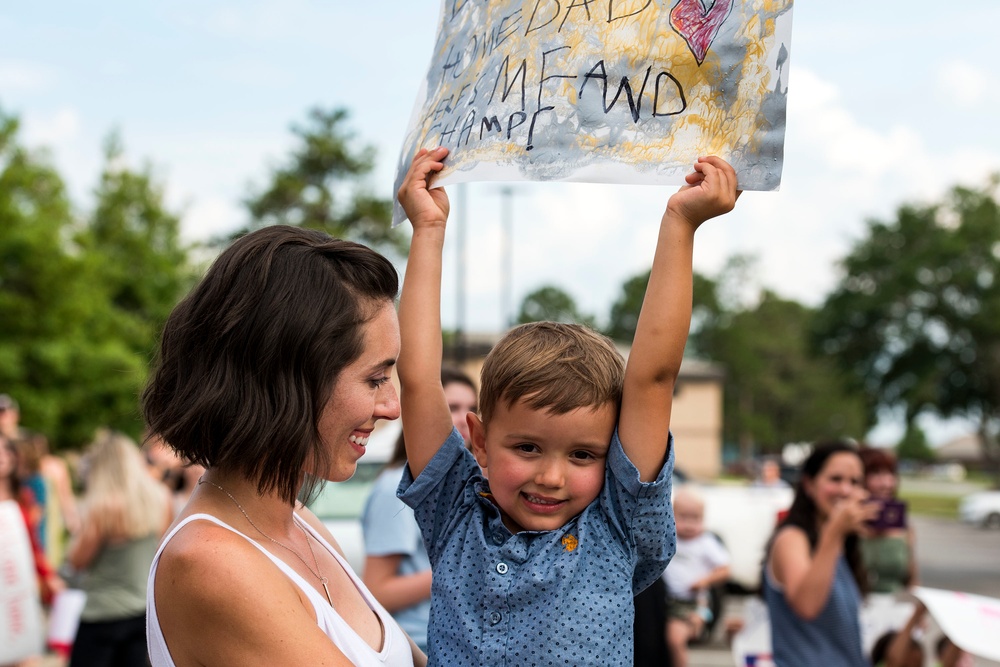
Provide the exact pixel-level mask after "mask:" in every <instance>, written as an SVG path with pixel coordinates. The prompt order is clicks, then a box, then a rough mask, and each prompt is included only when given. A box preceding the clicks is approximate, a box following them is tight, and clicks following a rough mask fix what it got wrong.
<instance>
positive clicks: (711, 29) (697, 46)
mask: <svg viewBox="0 0 1000 667" xmlns="http://www.w3.org/2000/svg"><path fill="white" fill-rule="evenodd" d="M702 2H703V0H680V1H679V2H678V3H677V4H676V5H675V6H674V8H673V9H672V10H671V11H670V25H671V27H673V29H674V30H676V31H677V34H679V35H680V36H681V37H683V38H684V41H685V42H687V45H688V48H689V49H691V53H693V54H694V57H695V60H697V61H698V64H699V65H701V63H702V61H704V60H705V54H706V53H708V48H709V47H710V46H712V40H714V39H715V36H716V35H718V34H719V28H721V27H722V24H723V23H724V22H725V21H726V19H727V18H729V13H730V12H732V11H733V0H715V2H713V3H712V6H711V8H709V9H706V8H705V5H703V4H702ZM704 2H711V0H704Z"/></svg>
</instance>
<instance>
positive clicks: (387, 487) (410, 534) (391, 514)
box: [361, 468, 420, 556]
mask: <svg viewBox="0 0 1000 667" xmlns="http://www.w3.org/2000/svg"><path fill="white" fill-rule="evenodd" d="M402 473H403V470H402V468H398V469H392V470H387V471H385V472H383V473H382V474H381V475H379V477H378V479H377V480H376V481H375V485H374V486H373V487H372V491H371V494H370V495H369V496H368V501H367V503H366V504H365V511H364V514H363V515H362V522H361V528H362V530H363V531H364V537H365V554H366V555H368V556H394V555H405V556H413V555H414V554H416V553H417V550H418V549H419V547H420V530H419V529H418V528H417V522H416V520H415V519H414V518H413V510H412V509H410V508H409V507H407V506H406V505H404V504H403V502H402V501H401V500H400V499H399V498H397V497H396V487H397V486H398V484H399V479H400V476H401V475H402Z"/></svg>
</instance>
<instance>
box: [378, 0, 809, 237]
mask: <svg viewBox="0 0 1000 667" xmlns="http://www.w3.org/2000/svg"><path fill="white" fill-rule="evenodd" d="M791 18H792V0H669V1H667V0H663V1H655V0H489V1H487V0H443V1H442V7H441V17H440V21H439V26H438V35H437V41H436V44H435V47H434V53H433V56H432V59H431V64H430V68H429V69H428V72H427V77H426V79H425V80H424V82H423V86H422V90H421V92H420V94H419V95H418V98H417V102H416V104H415V106H414V111H413V115H412V117H411V119H410V125H409V128H408V130H407V134H406V138H405V141H404V143H403V149H402V152H401V155H400V159H399V165H398V170H397V174H396V187H397V188H398V187H399V185H400V184H401V183H402V179H403V176H404V175H405V174H406V170H407V168H408V167H409V164H410V160H411V159H412V157H413V155H414V154H415V153H416V151H417V150H419V149H420V148H433V147H435V146H439V145H441V146H447V147H448V148H449V149H450V151H451V152H450V155H449V157H448V159H447V162H446V168H445V170H444V171H443V172H442V173H441V174H440V175H439V180H438V181H437V183H438V184H440V185H444V184H447V183H456V182H461V181H476V180H567V181H592V182H618V183H658V184H664V183H665V184H679V183H681V182H682V179H683V176H684V174H686V173H688V172H689V171H690V166H691V164H692V163H693V162H694V161H695V159H696V158H697V157H698V156H701V155H719V156H722V157H724V158H725V159H727V160H728V161H729V162H730V163H731V164H732V165H733V166H734V167H735V168H736V172H737V174H738V176H739V180H740V187H741V188H742V189H744V190H774V189H777V187H778V185H779V183H780V181H781V167H782V156H783V143H784V133H785V99H786V95H787V92H788V58H789V48H790V41H789V40H790V37H791ZM401 219H402V211H401V210H400V209H399V208H398V206H397V218H396V221H397V222H398V221H399V220H401Z"/></svg>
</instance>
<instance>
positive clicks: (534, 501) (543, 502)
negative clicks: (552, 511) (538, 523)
mask: <svg viewBox="0 0 1000 667" xmlns="http://www.w3.org/2000/svg"><path fill="white" fill-rule="evenodd" d="M521 497H522V498H524V500H525V502H527V503H528V504H529V505H535V506H539V507H544V508H546V509H549V508H555V507H558V506H559V505H562V504H563V503H565V502H566V501H565V500H559V499H558V498H549V497H547V496H536V495H534V494H531V493H527V492H524V491H522V492H521Z"/></svg>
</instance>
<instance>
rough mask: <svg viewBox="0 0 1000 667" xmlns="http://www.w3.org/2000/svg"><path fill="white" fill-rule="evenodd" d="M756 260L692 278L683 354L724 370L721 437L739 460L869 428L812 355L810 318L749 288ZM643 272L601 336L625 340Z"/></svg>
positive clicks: (859, 407)
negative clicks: (734, 446) (736, 446)
mask: <svg viewBox="0 0 1000 667" xmlns="http://www.w3.org/2000/svg"><path fill="white" fill-rule="evenodd" d="M754 262H755V260H754V259H753V258H751V257H746V256H734V257H732V258H730V260H729V261H728V262H727V264H726V266H725V267H724V268H723V269H722V271H721V272H720V273H719V275H717V276H715V277H709V276H704V275H701V274H697V273H696V274H695V276H694V286H693V287H694V289H693V304H692V305H693V310H692V332H691V336H690V338H689V339H688V345H687V348H686V353H688V354H691V355H693V356H697V357H699V358H702V359H705V360H708V361H712V362H714V363H716V364H718V365H720V366H721V367H722V369H723V371H724V373H725V381H724V382H725V384H724V392H725V411H724V412H725V415H724V426H723V431H724V433H723V435H724V438H725V440H726V441H727V442H739V443H740V445H741V449H742V450H743V453H744V455H746V456H749V455H751V454H753V453H754V452H755V451H760V450H763V451H773V450H776V449H778V448H779V447H780V446H781V445H783V444H785V443H788V442H798V441H802V440H815V439H819V438H824V437H832V436H839V435H852V436H858V435H859V434H862V433H864V432H865V431H867V429H868V426H869V425H868V423H867V421H866V419H865V413H864V409H863V403H862V402H861V401H860V399H858V398H857V397H855V396H852V395H850V394H848V393H847V392H846V391H845V388H844V381H843V378H842V377H841V374H840V371H839V369H837V368H836V367H835V366H834V365H833V364H832V363H831V362H830V361H829V360H828V359H824V358H821V357H817V356H815V355H814V354H812V352H811V350H810V347H809V331H810V327H811V325H812V318H813V316H814V313H813V311H812V310H811V309H809V308H807V307H806V306H803V305H800V304H798V303H796V302H794V301H789V300H786V299H782V298H780V297H779V296H777V295H776V294H774V293H773V292H769V291H761V290H759V288H756V287H755V286H754V281H753V275H754V272H755V263H754ZM648 282H649V273H648V272H647V273H644V274H640V275H637V276H634V277H632V278H630V279H629V280H627V281H626V282H625V284H624V285H623V286H622V292H621V295H620V296H619V298H618V300H617V301H616V302H615V303H614V305H613V306H612V309H611V317H610V325H609V328H608V334H609V335H611V336H612V337H613V338H615V339H617V340H623V341H630V340H631V339H632V336H633V335H634V333H635V325H636V322H638V319H639V309H640V307H641V305H642V299H643V296H644V294H645V290H646V285H647V283H648Z"/></svg>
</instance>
